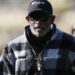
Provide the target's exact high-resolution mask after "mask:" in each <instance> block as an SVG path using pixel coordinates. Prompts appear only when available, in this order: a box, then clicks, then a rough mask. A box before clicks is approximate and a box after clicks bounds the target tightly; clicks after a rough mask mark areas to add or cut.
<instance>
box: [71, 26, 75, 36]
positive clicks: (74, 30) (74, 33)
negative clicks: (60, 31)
mask: <svg viewBox="0 0 75 75" xmlns="http://www.w3.org/2000/svg"><path fill="white" fill-rule="evenodd" d="M72 36H74V37H75V25H73V26H72Z"/></svg>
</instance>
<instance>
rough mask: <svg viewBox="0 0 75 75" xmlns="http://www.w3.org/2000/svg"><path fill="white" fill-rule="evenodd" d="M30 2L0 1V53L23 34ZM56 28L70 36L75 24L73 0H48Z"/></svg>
mask: <svg viewBox="0 0 75 75" xmlns="http://www.w3.org/2000/svg"><path fill="white" fill-rule="evenodd" d="M30 1H31V0H0V53H1V52H2V50H3V48H4V47H5V45H6V44H7V43H8V42H9V41H11V40H13V39H14V38H16V37H18V36H20V35H21V34H23V33H24V27H25V26H26V25H27V22H26V20H25V16H26V15H27V6H28V4H29V2H30ZM49 1H50V2H51V4H52V5H53V9H54V15H56V19H55V23H56V25H57V27H58V28H60V29H61V30H63V31H65V32H66V33H69V34H71V32H72V25H74V24H75V0H49Z"/></svg>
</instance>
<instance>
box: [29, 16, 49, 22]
mask: <svg viewBox="0 0 75 75" xmlns="http://www.w3.org/2000/svg"><path fill="white" fill-rule="evenodd" d="M29 19H30V20H31V21H37V20H39V21H48V20H49V17H48V16H40V17H38V16H35V17H29Z"/></svg>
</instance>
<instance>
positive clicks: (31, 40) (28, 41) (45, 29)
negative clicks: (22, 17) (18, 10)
mask: <svg viewBox="0 0 75 75" xmlns="http://www.w3.org/2000/svg"><path fill="white" fill-rule="evenodd" d="M26 20H27V22H28V23H29V25H28V26H26V27H25V33H24V34H23V35H22V36H20V37H18V38H16V39H15V40H13V41H11V42H9V43H8V44H7V46H6V47H5V48H4V50H3V53H2V55H1V59H0V61H1V65H0V69H1V70H0V73H1V74H0V75H58V74H59V75H73V74H75V73H74V72H75V69H74V68H75V41H74V37H72V36H71V35H69V34H67V33H65V32H63V31H61V30H59V29H57V28H56V25H55V24H54V20H55V16H54V15H53V9H52V5H51V4H50V3H49V2H48V1H47V0H33V1H31V2H30V4H29V7H28V15H27V16H26Z"/></svg>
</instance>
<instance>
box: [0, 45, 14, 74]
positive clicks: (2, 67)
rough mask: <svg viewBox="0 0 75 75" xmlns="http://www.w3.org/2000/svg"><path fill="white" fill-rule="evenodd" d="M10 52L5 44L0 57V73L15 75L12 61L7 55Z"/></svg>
mask: <svg viewBox="0 0 75 75" xmlns="http://www.w3.org/2000/svg"><path fill="white" fill-rule="evenodd" d="M10 54H11V50H10V48H9V47H8V46H6V47H5V48H4V49H3V52H2V54H1V57H0V75H15V74H14V73H15V72H14V66H13V64H12V63H13V62H12V61H11V59H10V57H9V55H10Z"/></svg>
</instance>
